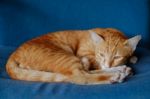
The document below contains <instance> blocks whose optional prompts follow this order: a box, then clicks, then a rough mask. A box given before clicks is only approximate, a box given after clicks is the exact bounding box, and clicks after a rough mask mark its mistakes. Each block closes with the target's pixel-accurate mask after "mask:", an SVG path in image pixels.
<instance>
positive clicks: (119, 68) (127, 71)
mask: <svg viewBox="0 0 150 99" xmlns="http://www.w3.org/2000/svg"><path fill="white" fill-rule="evenodd" d="M110 71H114V72H117V71H119V72H120V73H124V74H125V75H126V76H129V75H130V74H132V69H131V68H130V67H127V66H126V65H123V66H117V67H112V68H110Z"/></svg>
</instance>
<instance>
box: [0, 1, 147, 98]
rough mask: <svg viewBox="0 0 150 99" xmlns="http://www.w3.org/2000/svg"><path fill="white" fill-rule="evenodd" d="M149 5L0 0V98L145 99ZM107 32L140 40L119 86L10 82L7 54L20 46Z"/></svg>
mask: <svg viewBox="0 0 150 99" xmlns="http://www.w3.org/2000/svg"><path fill="white" fill-rule="evenodd" d="M149 17H150V1H149V0H0V99H149V97H150V95H149V93H150V49H149V48H150V47H149V43H150V40H149V39H150V33H149V32H150V18H149ZM95 27H103V28H105V27H112V28H117V29H119V30H121V31H123V32H124V33H125V34H126V35H127V36H128V37H132V36H135V35H138V34H141V35H142V41H141V42H140V44H139V46H138V48H137V50H136V52H135V55H136V56H138V58H139V59H138V62H137V63H136V64H128V65H129V66H131V67H132V68H133V70H134V76H132V77H129V78H128V79H127V80H126V81H125V82H124V83H120V84H113V85H107V84H105V85H90V86H86V85H85V86H83V85H82V86H81V85H75V84H70V83H41V82H29V81H18V80H13V79H10V78H9V76H8V75H7V73H6V71H5V64H6V61H7V59H8V57H9V55H10V54H11V53H12V52H13V51H14V50H15V49H16V48H17V47H18V46H19V45H20V44H22V43H23V42H25V41H27V40H29V39H31V38H34V37H37V36H40V35H42V34H45V33H47V32H53V31H60V30H76V29H89V28H95Z"/></svg>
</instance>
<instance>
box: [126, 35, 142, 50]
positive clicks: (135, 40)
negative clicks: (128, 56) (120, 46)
mask: <svg viewBox="0 0 150 99" xmlns="http://www.w3.org/2000/svg"><path fill="white" fill-rule="evenodd" d="M141 38H142V37H141V35H137V36H134V37H132V38H130V39H128V40H127V41H126V44H128V45H129V46H130V47H131V48H132V51H135V49H136V46H137V44H138V43H139V41H140V40H141Z"/></svg>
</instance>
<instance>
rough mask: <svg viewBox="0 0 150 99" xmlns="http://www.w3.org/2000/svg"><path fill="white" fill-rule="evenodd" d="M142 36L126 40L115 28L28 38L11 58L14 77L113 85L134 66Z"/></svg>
mask: <svg viewBox="0 0 150 99" xmlns="http://www.w3.org/2000/svg"><path fill="white" fill-rule="evenodd" d="M140 39H141V36H139V35H138V36H135V37H133V38H130V39H127V37H126V36H124V35H123V33H122V32H120V31H118V30H116V29H113V28H95V29H91V30H76V31H75V30H74V31H59V32H54V33H48V34H45V35H42V36H40V37H37V38H35V39H32V40H30V41H27V42H26V43H24V44H23V45H22V46H20V47H19V48H18V49H17V50H16V51H15V52H14V53H13V54H12V55H11V56H10V58H9V59H8V62H7V64H6V70H7V72H8V74H9V75H10V77H11V78H13V79H17V80H27V81H42V82H70V83H75V84H88V85H89V84H90V85H91V84H112V83H117V82H122V81H123V80H124V79H125V78H126V77H127V76H128V75H129V74H130V73H131V68H130V67H127V66H126V65H125V63H126V62H127V60H128V59H129V58H130V57H131V56H132V54H133V52H134V51H135V49H136V46H137V44H138V42H139V40H140Z"/></svg>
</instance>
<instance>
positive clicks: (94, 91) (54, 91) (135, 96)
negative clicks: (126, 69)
mask: <svg viewBox="0 0 150 99" xmlns="http://www.w3.org/2000/svg"><path fill="white" fill-rule="evenodd" d="M14 49H15V48H11V47H4V46H3V47H2V46H1V47H0V55H2V56H1V57H0V62H1V67H0V99H149V97H150V95H149V92H150V50H147V49H145V48H138V49H137V51H136V55H137V56H138V58H139V61H138V62H137V63H136V64H135V65H133V64H129V65H130V66H131V67H132V68H133V69H134V72H135V75H134V76H132V77H129V78H128V79H127V80H126V81H125V82H124V83H120V84H113V85H107V84H105V85H90V86H87V85H75V84H70V83H41V82H29V81H18V80H13V79H10V78H9V77H8V75H7V73H6V72H5V65H4V64H5V63H6V59H7V58H8V56H9V54H10V53H11V52H12V51H13V50H14Z"/></svg>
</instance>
